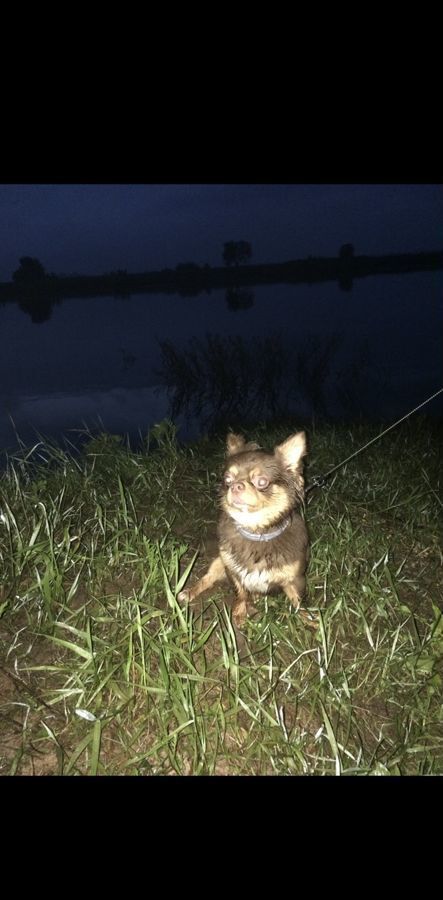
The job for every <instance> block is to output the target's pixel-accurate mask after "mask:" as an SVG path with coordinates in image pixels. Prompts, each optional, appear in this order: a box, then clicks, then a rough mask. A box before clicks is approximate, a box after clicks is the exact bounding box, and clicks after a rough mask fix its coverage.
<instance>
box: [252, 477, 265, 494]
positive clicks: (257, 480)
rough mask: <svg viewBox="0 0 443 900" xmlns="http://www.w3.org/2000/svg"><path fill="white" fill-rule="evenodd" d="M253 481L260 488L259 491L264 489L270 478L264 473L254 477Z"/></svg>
mask: <svg viewBox="0 0 443 900" xmlns="http://www.w3.org/2000/svg"><path fill="white" fill-rule="evenodd" d="M252 483H253V484H254V485H255V487H256V488H258V490H259V491H264V490H265V488H267V486H268V484H269V479H268V478H266V477H265V476H264V475H259V477H258V478H253V480H252Z"/></svg>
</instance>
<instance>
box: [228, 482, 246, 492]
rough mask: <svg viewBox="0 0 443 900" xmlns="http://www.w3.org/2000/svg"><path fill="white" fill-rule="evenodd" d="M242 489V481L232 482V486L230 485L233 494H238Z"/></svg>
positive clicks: (243, 486) (243, 487)
mask: <svg viewBox="0 0 443 900" xmlns="http://www.w3.org/2000/svg"><path fill="white" fill-rule="evenodd" d="M244 489H245V484H244V481H234V484H231V491H233V493H234V494H240V493H241V491H244Z"/></svg>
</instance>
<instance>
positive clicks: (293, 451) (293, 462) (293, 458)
mask: <svg viewBox="0 0 443 900" xmlns="http://www.w3.org/2000/svg"><path fill="white" fill-rule="evenodd" d="M274 452H275V454H276V455H278V456H280V458H281V459H282V460H283V463H284V465H285V466H286V468H288V469H290V470H291V472H295V471H296V469H298V468H299V467H300V463H301V460H302V458H303V456H306V453H307V452H308V451H307V447H306V435H305V433H304V431H298V432H297V434H291V436H290V437H288V438H287V439H286V440H285V441H283V444H279V445H278V447H275V450H274Z"/></svg>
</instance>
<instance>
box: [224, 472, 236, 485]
mask: <svg viewBox="0 0 443 900" xmlns="http://www.w3.org/2000/svg"><path fill="white" fill-rule="evenodd" d="M233 481H234V476H233V475H230V474H229V472H226V475H225V477H224V482H225V484H227V485H230V484H232V482H233Z"/></svg>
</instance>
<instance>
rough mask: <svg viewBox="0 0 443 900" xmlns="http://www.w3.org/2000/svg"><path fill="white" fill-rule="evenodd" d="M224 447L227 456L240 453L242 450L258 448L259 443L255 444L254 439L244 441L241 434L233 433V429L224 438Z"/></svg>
mask: <svg viewBox="0 0 443 900" xmlns="http://www.w3.org/2000/svg"><path fill="white" fill-rule="evenodd" d="M226 447H227V451H228V454H227V455H228V456H233V455H234V453H241V452H242V450H260V444H256V443H255V441H248V442H246V441H245V439H244V437H243V435H242V434H234V432H233V431H230V432H229V434H228V436H227V438H226Z"/></svg>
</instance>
